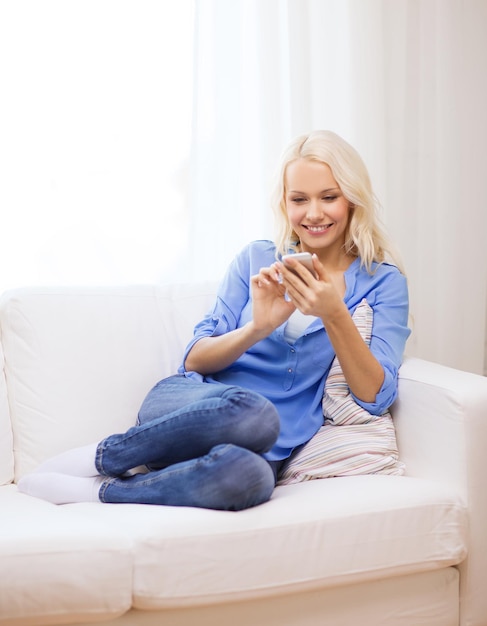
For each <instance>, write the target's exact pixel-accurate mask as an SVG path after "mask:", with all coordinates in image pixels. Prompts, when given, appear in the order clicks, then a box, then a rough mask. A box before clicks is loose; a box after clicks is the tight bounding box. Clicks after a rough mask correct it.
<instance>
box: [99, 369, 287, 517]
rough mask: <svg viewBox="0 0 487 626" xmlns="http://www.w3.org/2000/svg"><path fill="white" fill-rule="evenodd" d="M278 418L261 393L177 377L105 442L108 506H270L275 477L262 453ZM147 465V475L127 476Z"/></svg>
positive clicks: (102, 459)
mask: <svg viewBox="0 0 487 626" xmlns="http://www.w3.org/2000/svg"><path fill="white" fill-rule="evenodd" d="M278 433H279V416H278V414H277V411H276V409H275V407H274V405H273V404H272V403H271V402H269V401H268V400H267V399H266V398H264V397H263V396H261V395H260V394H258V393H255V392H253V391H249V390H247V389H242V388H240V387H236V386H229V385H223V384H218V383H216V384H215V383H204V382H199V381H197V380H194V379H191V378H186V377H185V376H183V375H176V376H171V377H169V378H166V379H164V380H161V381H160V382H159V383H157V385H156V386H155V387H154V388H153V389H152V390H151V391H150V392H149V394H148V395H147V397H146V399H145V400H144V402H143V404H142V407H141V409H140V411H139V416H138V420H137V424H136V426H134V427H132V428H130V429H129V430H128V431H127V432H126V433H124V434H115V435H110V436H109V437H107V438H106V439H104V440H103V441H101V442H100V443H99V444H98V447H97V454H96V467H97V469H98V471H99V472H100V474H102V475H103V476H108V477H110V478H108V479H107V480H105V481H104V482H103V483H102V486H101V488H100V500H101V501H102V502H131V503H141V504H165V505H172V506H196V507H204V508H211V509H224V510H240V509H244V508H248V507H251V506H255V505H257V504H261V503H262V502H265V501H267V500H268V499H269V498H270V496H271V494H272V491H273V489H274V486H275V472H274V471H273V468H272V467H271V465H270V464H269V463H268V462H267V461H266V460H265V459H264V458H263V457H262V456H261V455H262V454H263V453H264V452H266V451H267V450H269V449H270V448H271V447H272V445H273V444H274V443H275V441H276V439H277V436H278ZM140 465H144V466H146V467H147V468H148V469H149V472H148V473H146V474H143V473H141V474H135V475H133V476H128V477H125V476H123V475H124V474H125V473H126V472H127V471H128V470H130V469H133V468H135V467H138V466H140Z"/></svg>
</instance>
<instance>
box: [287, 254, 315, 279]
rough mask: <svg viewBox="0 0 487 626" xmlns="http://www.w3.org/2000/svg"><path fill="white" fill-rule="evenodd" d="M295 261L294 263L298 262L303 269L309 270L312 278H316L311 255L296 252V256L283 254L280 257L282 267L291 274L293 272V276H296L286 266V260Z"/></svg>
mask: <svg viewBox="0 0 487 626" xmlns="http://www.w3.org/2000/svg"><path fill="white" fill-rule="evenodd" d="M291 258H292V259H296V261H299V262H300V263H302V264H303V265H304V267H305V268H306V269H307V270H309V271H310V272H311V273H312V274H313V276H315V277H316V273H315V269H314V267H313V257H312V256H311V254H310V253H309V252H296V254H285V255H284V256H283V257H282V262H283V263H284V265H285V266H286V267H287V268H288V269H290V270H291V272H294V274H296V275H297V273H296V272H295V271H294V270H293V269H292V268H291V267H289V266H288V265H287V263H286V261H287V260H288V259H291Z"/></svg>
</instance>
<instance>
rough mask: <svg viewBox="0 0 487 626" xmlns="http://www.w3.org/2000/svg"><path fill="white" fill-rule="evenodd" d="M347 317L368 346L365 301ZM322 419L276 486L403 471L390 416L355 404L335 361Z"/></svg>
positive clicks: (369, 324)
mask: <svg viewBox="0 0 487 626" xmlns="http://www.w3.org/2000/svg"><path fill="white" fill-rule="evenodd" d="M352 319H353V320H354V322H355V325H356V326H357V328H358V330H359V332H360V334H361V336H362V338H363V340H364V341H365V342H366V343H367V345H370V338H371V335H372V324H373V311H372V308H371V307H370V306H369V304H368V303H367V301H366V300H365V299H364V300H362V302H361V303H360V304H359V306H358V307H357V308H356V309H355V312H354V314H353V316H352ZM323 415H324V417H325V424H324V426H322V427H321V428H320V430H319V431H318V432H317V433H316V435H315V436H314V437H313V438H312V439H311V440H310V441H309V442H308V443H307V444H306V445H305V446H303V448H301V450H300V451H299V452H297V453H296V454H294V455H293V456H292V457H291V460H290V461H289V463H288V464H287V465H286V466H285V469H284V471H283V473H282V474H281V476H280V478H279V481H278V484H279V485H288V484H290V483H296V482H302V481H305V480H312V479H314V478H331V477H332V476H353V475H357V474H395V475H401V474H403V473H404V464H403V463H402V462H401V461H399V458H398V450H397V442H396V432H395V429H394V424H393V421H392V416H391V414H390V413H389V412H386V413H384V414H383V415H379V416H377V415H372V414H371V413H369V412H368V411H366V410H365V409H364V408H362V407H361V406H360V405H358V404H357V403H356V402H355V400H354V399H353V397H352V395H351V394H350V390H349V388H348V385H347V383H346V380H345V377H344V375H343V372H342V369H341V367H340V363H339V361H338V359H337V358H335V359H334V361H333V363H332V366H331V369H330V373H329V374H328V378H327V380H326V383H325V389H324V394H323Z"/></svg>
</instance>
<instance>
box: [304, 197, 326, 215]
mask: <svg viewBox="0 0 487 626" xmlns="http://www.w3.org/2000/svg"><path fill="white" fill-rule="evenodd" d="M306 215H307V217H308V219H315V220H316V219H320V218H321V217H322V215H323V211H322V209H321V206H320V203H319V202H318V200H311V201H310V203H309V204H308V210H307V212H306Z"/></svg>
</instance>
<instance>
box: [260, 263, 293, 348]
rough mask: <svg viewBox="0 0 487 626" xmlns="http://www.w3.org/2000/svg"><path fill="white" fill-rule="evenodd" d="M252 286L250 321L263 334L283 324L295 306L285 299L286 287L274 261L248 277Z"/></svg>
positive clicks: (265, 334) (269, 332)
mask: <svg viewBox="0 0 487 626" xmlns="http://www.w3.org/2000/svg"><path fill="white" fill-rule="evenodd" d="M250 282H251V287H252V303H253V309H252V317H253V320H252V323H253V325H254V327H255V329H256V330H257V331H259V332H262V333H263V334H264V336H267V335H270V334H271V333H272V331H274V330H275V329H276V328H278V327H279V326H280V325H281V324H283V323H284V322H285V321H286V320H287V319H288V318H289V316H290V315H291V314H292V313H293V312H294V310H295V309H296V306H295V305H294V304H293V303H292V302H290V301H288V300H286V299H285V293H286V288H285V286H284V285H283V284H282V280H281V276H280V273H279V271H278V268H277V264H276V263H274V264H273V265H271V266H270V267H264V268H262V269H261V270H260V272H259V273H258V274H256V275H255V276H252V278H251V279H250Z"/></svg>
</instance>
